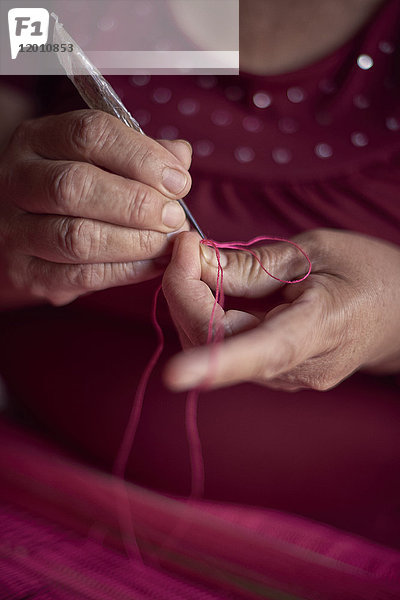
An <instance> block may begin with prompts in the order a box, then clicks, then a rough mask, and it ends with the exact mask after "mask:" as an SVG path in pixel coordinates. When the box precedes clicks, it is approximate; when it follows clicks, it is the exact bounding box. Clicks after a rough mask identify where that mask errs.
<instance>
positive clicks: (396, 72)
mask: <svg viewBox="0 0 400 600" xmlns="http://www.w3.org/2000/svg"><path fill="white" fill-rule="evenodd" d="M399 18H400V3H399V2H398V1H397V0H391V1H389V2H387V3H385V4H384V5H383V6H382V7H381V8H380V10H379V11H378V13H377V14H376V15H374V17H373V19H371V21H370V22H369V23H367V25H366V26H365V27H363V28H362V30H361V31H360V32H359V33H358V34H357V35H356V36H355V37H354V38H353V39H352V40H350V41H348V42H347V43H346V44H344V45H343V46H341V47H340V48H338V49H337V50H336V51H335V52H333V53H332V54H330V55H328V56H326V57H324V58H322V59H321V60H319V61H318V62H316V63H314V64H312V65H310V66H307V67H305V68H302V69H300V70H298V71H295V72H293V73H287V74H282V75H274V76H255V75H250V74H247V73H242V74H241V75H240V76H239V77H234V76H218V77H217V76H210V75H204V76H199V77H187V76H180V77H172V76H152V77H150V76H147V75H140V76H133V77H129V78H128V77H112V78H111V81H112V84H113V85H114V86H115V87H116V89H117V91H118V92H119V93H120V95H121V96H122V98H123V100H124V102H125V103H126V105H127V106H128V108H129V109H130V110H131V112H132V114H133V115H134V116H135V117H136V118H137V120H138V121H139V122H140V124H141V126H142V128H143V129H144V131H145V132H146V133H147V134H148V135H150V136H153V137H156V138H165V139H173V138H178V137H179V138H185V139H187V140H189V141H190V142H191V144H192V145H193V149H194V155H193V164H192V169H191V174H192V177H193V190H192V192H191V193H190V194H189V196H188V198H187V201H188V204H189V205H190V206H191V208H192V209H193V212H194V214H195V216H196V217H197V218H198V220H199V223H200V225H201V226H202V228H203V229H204V230H205V232H206V234H207V235H209V236H211V237H214V238H216V239H220V240H222V239H224V240H227V239H230V238H238V237H239V238H241V239H246V238H248V237H249V236H254V235H257V234H270V235H274V234H279V235H283V234H285V235H287V234H293V233H295V232H298V231H302V230H306V229H309V228H312V227H320V226H323V227H335V228H345V229H354V230H358V231H363V232H365V233H369V234H371V235H378V236H380V237H385V238H387V239H389V240H391V241H395V242H400V227H399V224H400V223H399V221H400V208H399V206H400V199H399V195H400V172H399V166H398V164H399V150H400V88H399V77H400V48H399V39H400V38H399V33H400V22H399Z"/></svg>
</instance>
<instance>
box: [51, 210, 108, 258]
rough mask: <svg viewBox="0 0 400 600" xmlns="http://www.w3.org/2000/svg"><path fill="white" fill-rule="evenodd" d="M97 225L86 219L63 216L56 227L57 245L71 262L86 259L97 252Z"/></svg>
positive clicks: (98, 237) (98, 241)
mask: <svg viewBox="0 0 400 600" xmlns="http://www.w3.org/2000/svg"><path fill="white" fill-rule="evenodd" d="M98 229H99V226H98V225H96V224H95V223H90V222H89V221H87V220H86V219H71V218H68V217H67V218H65V219H63V220H62V222H61V224H60V226H59V228H58V246H59V248H60V249H61V251H62V252H63V255H64V257H65V258H66V259H67V260H70V261H72V262H75V261H77V262H80V261H82V260H83V261H87V260H89V259H90V258H91V257H93V256H95V255H96V254H98V252H99V248H100V234H99V231H98Z"/></svg>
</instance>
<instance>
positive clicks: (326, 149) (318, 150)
mask: <svg viewBox="0 0 400 600" xmlns="http://www.w3.org/2000/svg"><path fill="white" fill-rule="evenodd" d="M314 152H315V154H316V155H317V156H318V158H330V157H331V156H332V154H333V150H332V147H331V146H330V145H329V144H326V143H325V142H320V143H319V144H317V145H316V146H315V148H314Z"/></svg>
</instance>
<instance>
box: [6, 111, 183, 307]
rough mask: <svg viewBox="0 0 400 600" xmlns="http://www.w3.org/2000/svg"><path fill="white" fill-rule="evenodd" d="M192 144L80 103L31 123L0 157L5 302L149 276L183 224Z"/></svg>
mask: <svg viewBox="0 0 400 600" xmlns="http://www.w3.org/2000/svg"><path fill="white" fill-rule="evenodd" d="M190 163H191V151H190V146H189V144H186V143H184V142H182V141H175V142H168V141H163V142H160V143H157V142H156V141H154V140H152V139H151V138H149V137H147V136H144V135H142V134H140V133H137V132H136V131H134V130H131V129H129V128H128V127H126V126H125V125H124V124H123V123H121V122H120V121H118V120H117V119H116V118H115V117H112V116H110V115H107V114H106V113H103V112H100V111H94V110H81V111H75V112H71V113H66V114H62V115H57V116H49V117H44V118H41V119H36V120H31V121H27V122H24V123H23V124H22V125H20V126H19V128H18V129H17V131H16V133H15V134H14V136H13V138H12V140H11V142H10V144H9V146H8V149H7V150H6V152H5V154H4V155H3V156H2V159H1V161H0V306H3V307H4V306H13V305H16V304H20V303H22V304H24V303H30V302H34V301H37V300H41V301H43V300H44V301H49V302H51V303H53V304H57V305H58V304H65V303H68V302H71V301H72V300H74V299H75V298H77V297H78V296H79V295H81V294H84V293H87V292H92V291H94V290H100V289H104V288H108V287H112V286H119V285H126V284H130V283H136V282H139V281H143V280H145V279H150V278H152V277H154V276H156V275H157V274H159V273H160V272H161V270H162V269H161V268H160V266H159V265H157V262H155V261H154V259H156V258H157V257H160V256H162V255H164V254H166V253H168V246H169V242H168V238H167V234H168V233H171V232H173V231H176V230H178V229H180V228H182V227H183V226H184V224H185V215H184V212H183V210H182V208H181V207H180V205H179V204H178V202H176V200H177V199H178V198H182V197H183V196H185V195H186V194H187V193H188V191H189V189H190V185H191V181H190V175H189V173H188V171H187V169H188V168H189V166H190Z"/></svg>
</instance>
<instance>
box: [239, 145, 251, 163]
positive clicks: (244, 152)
mask: <svg viewBox="0 0 400 600" xmlns="http://www.w3.org/2000/svg"><path fill="white" fill-rule="evenodd" d="M254 157H255V152H254V150H253V148H250V147H249V146H240V147H239V148H236V149H235V158H236V160H237V161H238V162H240V163H249V162H251V161H252V160H254Z"/></svg>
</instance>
